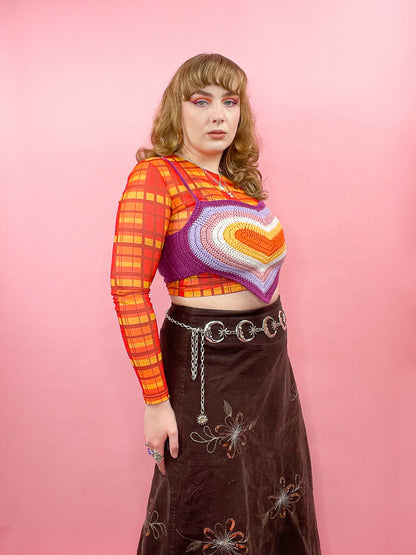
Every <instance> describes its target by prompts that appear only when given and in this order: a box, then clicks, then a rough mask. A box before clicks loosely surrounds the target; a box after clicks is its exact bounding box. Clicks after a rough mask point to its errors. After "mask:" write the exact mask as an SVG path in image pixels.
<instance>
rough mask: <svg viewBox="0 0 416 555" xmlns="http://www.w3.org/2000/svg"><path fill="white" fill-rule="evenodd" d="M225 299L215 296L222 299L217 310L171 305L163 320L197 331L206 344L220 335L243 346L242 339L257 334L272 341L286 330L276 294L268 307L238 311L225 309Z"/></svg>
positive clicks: (243, 308) (226, 307)
mask: <svg viewBox="0 0 416 555" xmlns="http://www.w3.org/2000/svg"><path fill="white" fill-rule="evenodd" d="M228 296H229V295H220V296H219V297H222V298H223V303H222V305H221V307H220V308H218V307H216V306H211V307H205V306H201V304H200V305H199V306H195V305H193V306H189V305H184V304H176V303H174V302H172V304H171V306H170V308H169V310H168V312H167V318H168V320H170V321H171V322H172V323H175V324H178V323H179V322H180V323H181V326H182V327H184V328H188V329H191V328H194V329H197V328H198V329H199V330H200V332H201V333H203V334H204V335H205V337H206V338H207V339H208V340H209V338H210V337H211V336H212V337H214V341H213V342H214V343H216V342H217V341H216V339H220V338H221V334H224V337H225V336H230V337H231V336H235V337H236V339H239V340H240V341H243V342H246V341H245V340H246V339H248V340H249V341H251V338H254V336H255V335H256V334H257V333H258V332H260V331H264V332H265V333H266V335H268V336H269V337H274V336H275V335H276V331H277V329H278V328H279V327H280V328H282V329H283V330H284V331H285V330H286V315H285V313H284V310H283V307H282V303H281V299H280V296H279V295H278V293H277V298H276V299H275V300H273V302H271V303H269V304H264V303H263V304H262V305H261V306H254V307H244V306H240V307H238V308H229V305H227V304H226V303H225V302H224V298H225V297H228ZM212 337H211V338H212Z"/></svg>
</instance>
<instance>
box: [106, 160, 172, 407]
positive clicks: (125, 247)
mask: <svg viewBox="0 0 416 555" xmlns="http://www.w3.org/2000/svg"><path fill="white" fill-rule="evenodd" d="M170 213H171V201H170V197H169V194H168V192H167V190H166V184H165V182H164V180H163V177H162V176H161V174H160V172H159V171H158V169H157V168H156V167H155V166H153V165H152V163H151V161H149V160H142V161H141V162H139V163H138V164H137V165H136V166H135V168H134V169H133V171H132V172H131V174H130V175H129V178H128V181H127V185H126V188H125V190H124V193H123V196H122V198H121V200H120V203H119V207H118V212H117V221H116V231H115V237H114V246H113V257H112V264H111V293H112V295H113V299H114V304H115V308H116V311H117V316H118V320H119V323H120V328H121V333H122V336H123V340H124V344H125V346H126V349H127V353H128V355H129V358H130V360H131V362H132V364H133V367H134V369H135V372H136V374H137V376H138V378H139V381H140V384H141V387H142V390H143V397H144V400H145V402H146V403H147V404H157V403H160V402H162V401H165V400H166V399H168V398H169V394H168V389H167V385H166V379H165V375H164V371H163V364H162V356H161V352H160V343H159V335H158V330H157V323H156V317H155V313H154V311H153V307H152V303H151V301H150V297H149V290H150V285H151V283H152V281H153V278H154V275H155V273H156V269H157V265H158V263H159V259H160V255H161V252H162V247H163V242H164V238H165V235H166V231H167V228H168V224H169V219H170Z"/></svg>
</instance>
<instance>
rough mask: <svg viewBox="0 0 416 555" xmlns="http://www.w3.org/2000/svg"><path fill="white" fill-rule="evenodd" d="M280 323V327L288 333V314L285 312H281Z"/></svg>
mask: <svg viewBox="0 0 416 555" xmlns="http://www.w3.org/2000/svg"><path fill="white" fill-rule="evenodd" d="M279 322H280V325H281V326H282V329H283V330H284V331H286V330H287V324H286V314H285V313H284V312H283V310H279Z"/></svg>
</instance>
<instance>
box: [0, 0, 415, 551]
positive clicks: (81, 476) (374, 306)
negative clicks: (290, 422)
mask: <svg viewBox="0 0 416 555" xmlns="http://www.w3.org/2000/svg"><path fill="white" fill-rule="evenodd" d="M1 12H2V13H1V18H2V31H1V33H0V35H1V38H0V41H1V44H0V56H1V65H2V70H1V71H2V73H1V79H2V82H1V84H0V85H1V86H0V91H1V95H2V97H4V98H3V99H2V100H1V109H2V112H3V113H2V116H1V120H2V123H1V132H2V144H1V153H0V156H1V160H0V172H1V174H0V175H1V188H2V189H1V208H0V209H1V214H0V221H1V226H2V232H1V235H0V241H1V249H2V250H1V260H2V264H1V266H2V271H1V298H2V308H1V324H2V331H1V342H2V348H1V351H0V357H1V358H0V362H1V391H0V395H1V405H0V411H1V415H0V433H1V457H0V465H1V482H0V485H1V494H0V505H1V506H0V519H1V522H0V553H1V555H56V554H59V555H72V554H77V555H78V554H80V555H90V554H91V555H95V554H97V555H98V554H100V555H129V554H132V553H135V549H136V542H137V538H138V534H139V529H140V526H141V523H142V519H143V515H144V509H145V503H146V497H147V493H148V487H149V480H150V475H151V472H152V468H151V461H150V460H149V458H147V455H146V454H145V452H144V447H143V433H142V410H143V404H142V400H141V395H140V392H139V387H138V382H137V380H136V378H135V376H134V374H133V371H132V369H131V367H130V365H129V362H128V359H127V356H126V354H125V352H124V350H123V349H124V348H123V345H122V341H121V336H120V332H119V329H118V324H117V321H116V317H115V312H114V310H113V306H112V302H111V299H110V296H109V262H110V253H111V244H112V236H113V230H114V219H115V213H116V208H117V201H118V198H119V196H120V194H121V191H122V189H123V187H124V184H125V181H126V178H127V175H128V173H129V172H130V170H131V168H132V167H133V165H134V153H135V150H136V148H137V146H138V145H139V144H143V143H146V142H147V139H148V131H149V128H150V123H151V120H152V116H153V114H154V111H155V108H156V105H157V103H158V101H159V99H160V95H161V92H162V90H163V88H164V87H165V85H166V84H167V82H168V80H169V78H170V76H171V75H172V73H173V72H174V70H175V69H176V67H177V66H178V65H179V63H181V62H182V61H183V60H185V59H186V58H188V57H190V56H192V55H194V54H196V53H199V52H201V51H211V52H212V51H214V52H215V51H219V52H222V53H224V54H225V55H227V56H229V57H231V58H232V59H235V60H236V61H237V62H238V63H240V65H241V66H242V67H243V68H245V69H246V71H247V73H248V76H249V80H250V90H251V95H252V98H253V105H254V109H255V112H256V114H257V122H258V128H259V131H260V134H261V136H262V139H263V143H264V146H263V149H262V156H261V166H262V170H263V173H264V176H265V178H266V179H267V181H266V186H267V188H268V189H269V191H270V197H271V200H270V202H271V204H272V206H273V207H274V208H275V209H276V211H277V213H278V214H279V216H280V218H281V220H282V221H283V224H284V228H285V232H286V238H287V242H288V245H289V254H288V258H287V262H286V263H285V265H284V269H283V271H282V278H281V293H282V298H283V302H284V305H285V308H286V310H287V312H288V314H289V323H290V328H289V329H290V336H289V337H290V344H289V347H290V353H291V358H292V362H293V366H294V369H295V373H296V376H297V381H298V385H299V389H300V392H301V396H302V402H303V409H304V414H305V419H306V424H307V429H308V433H309V438H310V447H311V452H312V457H313V469H314V481H315V491H316V505H317V512H318V518H319V526H320V530H321V537H322V546H323V552H324V553H325V554H326V555H355V554H357V555H358V554H359V555H361V554H362V555H370V554H371V555H393V554H397V555H410V554H413V553H415V550H416V537H415V529H416V527H415V526H414V524H415V521H414V518H415V516H414V515H415V512H414V495H415V493H416V492H415V481H414V470H415V463H416V452H415V446H414V443H415V442H414V437H415V428H414V425H412V424H411V422H412V419H413V422H414V421H415V409H414V394H415V371H414V367H415V340H414V330H415V318H414V314H415V308H416V306H415V305H416V302H415V295H414V288H415V286H414V284H415V280H416V268H415V256H414V250H415V223H414V220H415V218H414V210H415V205H416V198H415V173H416V171H415V165H414V151H415V147H416V136H415V111H414V98H415V96H414V95H415V92H416V89H415V71H414V59H415V58H414V55H415V42H414V26H415V15H416V14H415V12H416V9H415V8H414V3H413V2H410V1H409V2H406V1H402V2H397V0H360V1H358V0H355V1H354V0H352V1H351V0H349V1H347V0H337V1H334V2H328V1H323V0H316V1H315V2H305V1H303V2H302V1H297V0H294V1H291V2H280V1H272V0H270V1H265V0H263V1H260V2H251V1H246V0H244V1H239V2H233V3H230V4H229V3H227V2H222V1H217V0H211V1H210V2H209V3H196V2H193V1H189V0H183V1H177V2H163V1H161V0H154V1H153V2H149V3H147V2H137V1H136V2H133V1H126V0H119V1H118V2H105V1H101V2H94V1H90V2H76V1H73V2H66V3H63V2H53V1H49V2H48V1H43V2H42V1H39V0H37V1H29V0H27V1H25V0H20V1H18V0H16V1H14V2H2V3H1ZM412 57H413V58H412ZM412 62H413V63H412ZM153 301H154V302H155V303H156V305H157V307H158V315H159V317H160V318H161V317H162V315H163V312H164V310H165V309H166V307H167V304H168V301H167V297H166V294H165V292H164V288H163V286H162V285H161V282H160V280H159V279H158V280H157V282H156V284H155V287H154V292H153ZM253 555H269V554H253Z"/></svg>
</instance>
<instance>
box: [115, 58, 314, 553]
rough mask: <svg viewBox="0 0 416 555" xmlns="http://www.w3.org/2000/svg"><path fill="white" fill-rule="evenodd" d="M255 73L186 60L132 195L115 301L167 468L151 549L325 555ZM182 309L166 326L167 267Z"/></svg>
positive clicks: (145, 540)
mask: <svg viewBox="0 0 416 555" xmlns="http://www.w3.org/2000/svg"><path fill="white" fill-rule="evenodd" d="M246 83H247V80H246V75H245V73H244V72H243V71H242V69H241V68H240V67H238V66H237V65H236V64H235V63H233V62H232V61H231V60H229V59H227V58H225V57H223V56H221V55H218V54H201V55H198V56H195V57H193V58H191V59H190V60H188V61H186V62H185V63H184V64H183V65H182V66H181V67H180V68H179V69H178V71H177V72H176V74H175V75H174V77H173V78H172V80H171V82H170V84H169V85H168V87H167V88H166V90H165V93H164V95H163V99H162V103H161V106H160V109H159V111H158V113H157V115H156V118H155V121H154V126H153V132H152V144H153V148H151V149H140V150H139V151H138V154H137V159H138V161H139V162H138V164H137V165H136V166H135V168H134V169H133V171H132V173H131V174H130V176H129V179H128V182H127V186H126V189H125V191H124V194H123V196H122V199H121V201H120V205H119V210H118V215H117V224H116V236H115V243H114V252H113V262H112V294H113V297H114V302H115V305H116V310H117V313H118V317H119V321H120V326H121V330H122V334H123V338H124V342H125V346H126V348H127V351H128V353H129V356H130V358H131V361H132V363H133V366H134V368H135V370H136V372H137V375H138V377H139V380H140V383H141V386H142V389H143V395H144V400H145V402H146V408H145V418H144V430H145V443H146V446H147V448H148V452H149V454H150V455H152V456H153V458H154V460H155V463H156V466H155V472H154V477H153V482H152V486H151V491H150V496H149V504H148V510H147V515H146V519H145V522H144V525H143V530H142V534H141V538H140V542H139V547H138V553H139V554H141V555H150V554H151V555H157V554H165V553H166V554H172V555H173V554H183V553H190V552H195V553H204V554H205V555H211V554H212V555H213V554H222V555H228V554H230V555H234V554H241V553H247V554H248V553H249V554H252V555H270V554H277V553H278V554H279V555H284V554H287V555H319V553H320V548H319V539H318V532H317V528H316V521H315V511H314V503H313V492H312V476H311V467H310V460H309V451H308V445H307V439H306V434H305V428H304V424H303V418H302V412H301V408H300V404H299V398H298V393H297V389H296V384H295V381H294V378H293V373H292V369H291V365H290V362H289V359H288V356H287V350H286V318H285V314H284V311H283V308H282V305H281V302H280V297H279V293H278V288H277V284H278V279H279V271H280V267H281V264H282V262H283V259H284V256H285V254H286V247H285V240H284V235H283V231H282V228H281V225H280V223H279V221H278V219H277V218H276V216H274V215H273V214H272V213H271V211H270V210H269V209H268V208H267V206H266V205H265V203H264V201H263V199H264V198H265V194H264V192H263V189H262V183H261V174H260V172H259V171H258V169H257V160H258V147H257V143H256V139H255V134H254V129H253V120H252V116H251V111H250V107H249V103H248V100H247V95H246ZM157 268H158V269H159V271H160V273H161V274H162V275H163V276H164V279H165V281H166V283H167V288H168V292H169V294H170V296H171V300H172V304H171V307H170V309H169V311H168V312H167V314H166V318H165V321H164V323H163V326H162V329H161V332H160V343H159V336H158V332H157V326H156V320H155V315H154V312H153V309H152V305H151V302H150V299H149V288H150V284H151V282H152V280H153V277H154V274H155V272H156V269H157Z"/></svg>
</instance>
